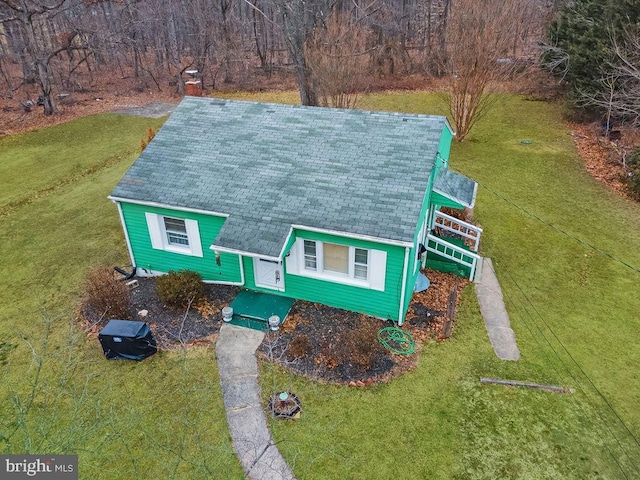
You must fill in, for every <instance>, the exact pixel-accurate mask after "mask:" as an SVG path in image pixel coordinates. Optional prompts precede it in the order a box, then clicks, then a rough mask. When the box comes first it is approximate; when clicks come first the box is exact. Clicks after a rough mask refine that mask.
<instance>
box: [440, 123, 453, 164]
mask: <svg viewBox="0 0 640 480" xmlns="http://www.w3.org/2000/svg"><path fill="white" fill-rule="evenodd" d="M452 140H453V135H452V134H451V130H449V129H448V128H447V127H446V126H445V127H444V128H443V129H442V136H441V137H440V142H439V143H438V152H439V153H440V156H441V157H442V158H444V159H445V161H446V162H447V164H448V163H449V155H450V153H451V141H452Z"/></svg>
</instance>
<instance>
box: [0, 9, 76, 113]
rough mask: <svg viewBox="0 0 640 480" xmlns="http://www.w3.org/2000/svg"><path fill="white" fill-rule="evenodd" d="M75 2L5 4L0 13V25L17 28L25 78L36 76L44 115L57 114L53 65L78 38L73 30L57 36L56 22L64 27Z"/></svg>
mask: <svg viewBox="0 0 640 480" xmlns="http://www.w3.org/2000/svg"><path fill="white" fill-rule="evenodd" d="M74 2H75V0H49V1H46V0H44V1H35V0H4V2H3V4H4V8H2V9H0V23H1V24H3V25H9V24H15V25H16V26H17V32H18V34H19V36H20V41H21V44H22V46H23V52H22V53H23V56H22V57H21V58H22V59H23V61H24V62H25V63H24V65H23V67H24V68H23V70H24V71H25V72H29V73H28V74H25V79H29V78H30V77H31V75H30V73H31V72H33V73H34V78H35V80H36V82H37V83H38V86H39V88H40V96H41V100H42V105H43V107H44V114H45V115H54V114H57V113H58V107H57V105H56V102H55V100H54V97H53V94H52V90H53V84H54V81H53V72H52V69H51V61H52V59H53V58H55V57H56V56H57V55H58V54H59V53H61V52H64V51H70V50H71V49H72V48H75V47H74V46H73V42H74V40H75V39H76V37H77V35H78V33H77V31H74V30H72V29H70V27H69V28H68V29H66V30H65V31H63V32H62V33H59V34H57V33H56V32H55V30H54V28H53V25H55V23H54V20H55V21H57V22H59V23H63V22H64V18H65V17H64V12H66V11H68V10H70V9H71V8H72V7H73V6H74V4H75V3H74ZM63 24H64V23H63Z"/></svg>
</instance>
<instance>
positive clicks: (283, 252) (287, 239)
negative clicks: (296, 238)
mask: <svg viewBox="0 0 640 480" xmlns="http://www.w3.org/2000/svg"><path fill="white" fill-rule="evenodd" d="M291 235H293V227H289V233H288V234H287V238H285V239H284V243H283V244H282V250H280V258H279V259H280V260H282V259H283V258H284V254H285V251H284V249H285V248H286V247H287V243H289V239H290V238H291Z"/></svg>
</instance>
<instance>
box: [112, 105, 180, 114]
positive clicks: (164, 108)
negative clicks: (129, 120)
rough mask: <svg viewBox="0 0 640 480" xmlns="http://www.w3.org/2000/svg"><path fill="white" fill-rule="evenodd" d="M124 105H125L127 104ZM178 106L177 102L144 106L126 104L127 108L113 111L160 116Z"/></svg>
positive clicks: (169, 112) (171, 111)
mask: <svg viewBox="0 0 640 480" xmlns="http://www.w3.org/2000/svg"><path fill="white" fill-rule="evenodd" d="M122 106H123V107H124V106H125V105H122ZM177 106H178V105H177V104H175V103H161V102H155V103H150V104H148V105H145V106H143V107H136V106H133V105H126V108H125V109H121V110H115V111H114V112H113V113H119V114H122V115H133V116H135V117H148V118H160V117H165V116H167V115H170V114H171V113H173V111H174V110H175V108H176V107H177Z"/></svg>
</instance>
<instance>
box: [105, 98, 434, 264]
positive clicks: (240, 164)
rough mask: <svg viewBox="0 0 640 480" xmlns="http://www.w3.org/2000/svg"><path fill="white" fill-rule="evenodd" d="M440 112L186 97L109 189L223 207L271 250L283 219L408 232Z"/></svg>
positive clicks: (234, 239)
mask: <svg viewBox="0 0 640 480" xmlns="http://www.w3.org/2000/svg"><path fill="white" fill-rule="evenodd" d="M443 128H447V127H446V119H445V117H441V116H427V115H411V114H399V113H383V112H368V111H361V110H340V109H328V108H318V107H301V106H293V105H280V104H267V103H254V102H240V101H232V100H220V99H211V98H195V97H186V98H185V99H184V100H183V101H182V102H181V103H180V105H179V106H178V107H177V108H176V110H175V111H174V113H173V114H172V115H171V117H169V119H168V120H167V121H166V123H165V124H164V126H163V127H162V129H161V130H160V131H159V132H158V134H157V135H156V136H155V138H154V139H153V141H152V142H151V143H150V144H149V145H148V146H147V148H146V149H145V150H144V152H143V153H142V154H141V155H140V157H139V158H138V159H137V160H136V162H135V163H134V165H133V166H132V167H131V169H130V170H129V171H128V172H127V173H126V174H125V176H124V177H123V178H122V180H121V181H120V182H119V183H118V185H117V186H116V187H115V189H114V190H113V192H112V193H111V196H112V197H115V198H121V199H129V200H134V201H142V202H154V203H159V204H162V205H167V206H174V207H177V208H181V207H182V208H192V209H199V210H205V211H210V212H217V213H223V214H228V215H229V217H228V218H227V220H226V222H225V224H224V226H223V228H222V230H221V231H220V234H219V235H218V237H217V238H216V240H215V244H216V245H217V246H220V247H226V248H230V249H235V250H240V251H245V252H252V253H256V254H261V255H268V256H272V257H277V256H278V255H279V254H280V250H281V249H282V246H283V244H284V242H285V239H286V236H287V234H288V232H289V229H290V227H291V225H294V224H298V225H304V226H307V227H315V228H322V229H328V230H335V231H339V232H345V233H351V234H356V235H367V236H371V237H376V238H382V239H388V240H394V241H401V242H412V241H413V235H414V232H415V230H416V226H417V223H418V219H419V214H420V209H421V206H422V202H423V198H424V196H425V193H426V192H425V189H426V186H427V184H428V179H429V175H430V173H431V170H432V168H433V163H434V159H435V156H436V153H437V150H438V143H439V140H440V136H441V133H442V130H443Z"/></svg>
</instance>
